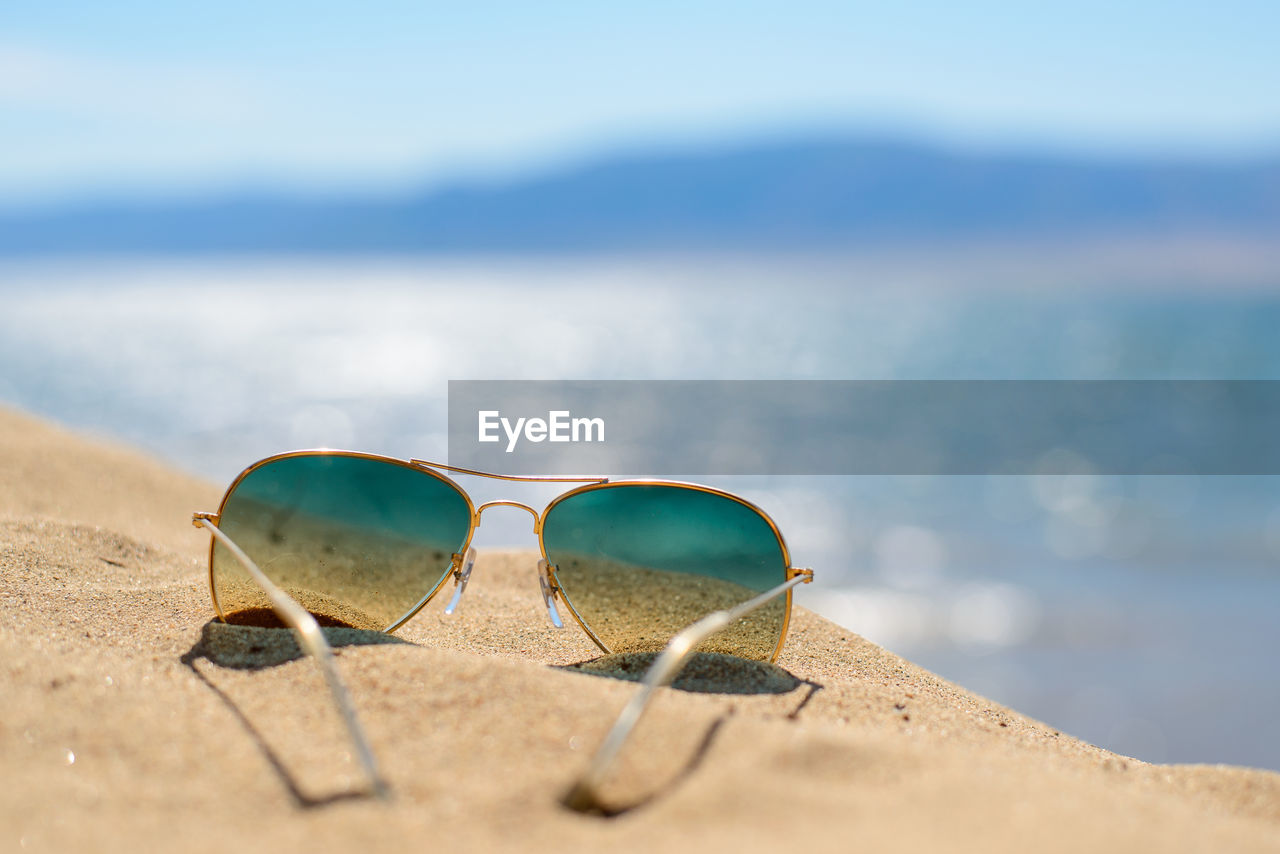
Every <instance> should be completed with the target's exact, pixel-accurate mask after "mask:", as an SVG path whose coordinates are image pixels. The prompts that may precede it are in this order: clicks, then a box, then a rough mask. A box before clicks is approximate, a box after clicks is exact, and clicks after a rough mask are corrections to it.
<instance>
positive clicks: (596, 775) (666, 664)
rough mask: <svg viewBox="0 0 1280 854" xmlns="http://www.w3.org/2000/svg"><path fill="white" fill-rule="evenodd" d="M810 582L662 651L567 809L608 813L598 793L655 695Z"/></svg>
mask: <svg viewBox="0 0 1280 854" xmlns="http://www.w3.org/2000/svg"><path fill="white" fill-rule="evenodd" d="M810 578H811V577H810V576H805V575H797V576H796V577H794V578H792V579H789V580H788V581H786V582H784V583H782V584H779V585H778V586H777V587H774V588H772V589H770V590H766V591H765V592H764V593H761V594H760V595H759V596H757V597H755V598H754V599H749V600H747V601H746V602H743V603H742V604H741V605H738V606H737V607H734V608H730V609H728V610H727V611H716V612H714V613H711V614H708V615H707V616H705V617H703V618H702V619H701V620H698V621H697V622H696V623H694V624H693V625H691V626H688V627H687V628H685V629H683V630H682V631H681V632H680V633H679V634H677V635H676V636H675V637H673V638H672V639H671V640H670V641H669V642H668V643H667V645H666V648H664V649H663V650H662V654H661V655H659V656H658V658H657V660H656V661H654V663H653V664H652V665H650V667H649V672H648V673H646V674H645V675H644V683H643V685H642V686H641V688H640V690H639V692H637V693H636V694H634V695H632V697H631V699H630V700H629V701H628V702H627V705H626V706H625V707H624V708H623V709H622V713H621V714H620V715H618V720H617V721H615V722H614V724H613V729H611V730H609V734H608V735H607V736H605V739H604V742H603V743H602V744H601V745H600V749H599V750H597V751H596V755H595V756H593V757H592V758H591V764H590V765H588V766H587V770H586V772H585V773H584V774H583V775H582V776H581V777H580V778H579V779H578V782H576V783H574V785H573V787H572V788H571V789H570V790H569V792H568V793H567V794H566V795H565V796H564V799H563V803H564V805H565V806H567V807H569V808H570V809H572V810H576V811H578V812H596V811H601V812H602V811H605V810H604V808H603V805H602V804H601V803H600V800H599V798H597V797H596V789H597V788H598V787H599V785H600V783H601V782H602V781H603V780H604V777H605V774H606V772H607V771H608V770H609V767H610V766H611V765H612V764H613V761H614V760H615V759H616V758H617V757H618V754H619V753H620V752H621V751H622V746H623V745H624V744H625V743H626V741H627V737H628V736H629V735H631V730H633V729H634V728H635V726H636V724H637V723H639V721H640V716H641V715H643V714H644V712H645V709H647V708H648V707H649V702H650V701H651V700H652V698H653V694H654V691H656V690H657V689H658V688H661V687H663V686H666V685H670V684H671V682H672V680H674V679H675V678H676V676H678V675H679V673H680V671H681V670H682V669H683V668H684V664H685V661H686V660H687V659H688V658H689V655H690V654H691V653H692V652H693V651H694V650H695V649H697V647H698V644H700V643H702V642H703V641H704V640H706V639H707V638H709V637H710V636H711V635H713V634H715V633H716V632H718V631H720V630H721V629H723V628H724V627H725V626H728V625H729V624H731V623H733V622H734V621H735V620H738V619H740V618H742V617H744V616H746V615H747V614H750V613H751V612H752V611H754V610H756V609H757V608H759V607H761V606H763V605H767V604H768V603H769V602H772V601H773V600H774V599H776V598H777V597H779V596H781V595H782V594H784V593H786V592H787V591H788V590H790V589H791V588H793V587H795V586H796V585H797V584H804V583H806V582H808V581H809V580H810Z"/></svg>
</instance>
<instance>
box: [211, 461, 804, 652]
mask: <svg viewBox="0 0 1280 854" xmlns="http://www.w3.org/2000/svg"><path fill="white" fill-rule="evenodd" d="M317 456H333V457H352V458H357V459H365V460H377V461H380V462H385V463H391V464H393V465H397V466H401V467H403V468H407V469H411V470H413V471H418V472H422V473H424V474H427V475H430V476H431V477H434V478H436V479H438V480H441V481H443V482H444V483H446V484H448V485H449V486H451V487H452V488H453V489H454V490H455V491H456V492H457V493H458V494H460V495H461V496H462V498H463V500H465V501H466V502H467V510H468V512H469V513H470V517H471V518H470V522H469V527H468V530H467V538H466V540H465V541H464V542H463V544H462V546H461V548H460V549H459V550H458V552H457V553H455V554H454V555H453V560H452V564H451V565H450V568H449V569H448V570H447V571H446V572H445V573H444V574H443V575H441V577H440V580H439V581H438V582H436V584H435V586H434V587H432V588H431V590H430V591H429V592H428V593H427V594H426V595H425V596H424V597H423V598H422V599H420V600H419V601H418V603H417V604H416V605H414V606H413V607H412V608H410V609H409V610H408V611H407V612H406V613H405V614H404V616H402V617H400V618H399V619H398V620H396V621H395V622H393V623H392V624H391V625H390V626H388V627H387V628H385V629H383V630H382V631H383V632H385V633H387V634H390V633H391V632H394V631H395V630H396V629H398V628H400V627H401V626H403V625H404V624H405V623H407V622H409V620H411V619H413V617H414V616H416V615H417V614H418V612H419V611H421V610H422V609H423V608H425V607H426V606H427V603H429V602H430V601H431V600H432V599H434V598H435V597H436V594H438V593H439V592H440V590H441V589H443V587H444V585H445V583H446V582H447V581H448V580H449V579H450V578H451V577H452V578H453V579H454V580H455V582H456V583H458V584H463V583H465V581H466V579H465V578H464V577H463V574H462V564H463V561H464V560H465V556H466V554H467V552H468V550H469V549H470V547H471V541H472V539H473V538H474V537H475V533H476V529H477V528H479V527H480V522H481V517H482V515H483V513H484V511H485V510H487V509H488V508H490V507H519V508H521V509H523V510H527V511H528V512H529V513H530V514H531V515H532V516H533V531H534V533H535V534H536V535H537V536H538V550H539V552H540V553H541V555H542V561H541V562H540V564H539V566H540V567H543V568H544V569H542V570H541V571H542V572H544V573H545V575H544V576H543V577H544V579H545V583H546V584H547V586H548V592H547V594H546V596H547V598H546V604H547V605H548V606H549V610H550V605H551V600H552V599H559V600H560V602H561V603H562V604H563V605H564V606H565V607H566V608H568V610H569V613H570V614H571V615H572V616H573V619H574V622H576V623H577V624H578V627H579V628H581V629H582V631H583V632H584V633H585V634H586V635H587V637H588V638H590V639H591V641H592V643H594V644H595V645H596V646H597V647H599V648H600V650H601V651H603V652H604V653H605V654H606V655H608V654H611V653H612V650H610V649H609V647H608V646H606V645H605V644H604V643H603V642H602V641H601V640H600V639H599V638H598V637H597V636H596V634H595V632H593V631H592V630H591V629H590V627H588V626H587V624H586V622H585V621H583V619H582V617H581V616H580V615H579V614H578V610H577V608H575V607H574V605H573V602H572V600H571V599H570V598H569V596H568V594H567V593H566V592H565V591H564V589H563V588H562V587H561V586H560V581H559V579H558V578H557V577H556V567H555V565H554V564H552V563H551V560H550V558H549V557H548V555H547V547H546V544H545V543H544V542H543V538H542V532H543V525H544V523H545V522H546V518H547V514H548V513H550V511H551V509H552V508H553V507H555V506H556V505H557V504H559V503H560V502H561V501H564V500H565V499H567V498H570V497H572V496H574V495H578V494H580V493H583V492H591V491H593V490H597V489H613V488H617V487H625V486H671V487H677V488H680V489H690V490H694V491H697V492H707V493H710V494H712V495H718V496H721V497H722V498H728V499H730V500H732V501H736V502H738V503H739V504H742V505H744V506H745V507H747V508H749V509H751V510H753V511H755V512H756V513H757V514H759V515H760V516H761V517H762V518H763V519H764V520H765V522H766V523H768V525H769V528H770V530H772V531H773V535H774V537H776V538H777V540H778V546H779V548H780V549H781V550H782V559H783V563H784V564H785V578H784V582H785V581H790V580H792V579H794V578H797V577H799V576H805V580H806V582H807V581H809V580H811V579H812V578H813V570H811V569H807V568H801V567H794V566H792V565H791V553H790V551H789V550H788V549H787V541H786V539H785V538H784V537H783V536H782V531H781V530H779V529H778V526H777V524H776V523H775V522H774V521H773V518H772V517H771V516H769V514H768V513H766V512H765V511H764V510H763V509H761V508H760V507H759V506H758V505H756V504H754V503H752V502H750V501H748V500H747V499H745V498H743V497H742V496H740V495H735V494H734V493H732V492H728V491H726V490H723V489H717V488H715V487H712V486H706V485H704V484H700V483H688V482H686V481H679V480H663V479H658V478H627V479H625V480H610V479H609V478H608V477H606V476H581V477H562V476H538V475H509V474H496V473H494V472H485V471H478V470H475V469H467V468H462V467H460V466H451V465H448V464H446V463H436V462H431V461H429V460H420V459H409V460H402V459H398V458H396V457H389V456H385V455H383V454H370V453H366V452H363V451H345V450H338V449H334V448H310V449H303V450H296V451H285V452H283V453H279V454H273V455H271V456H269V457H264V458H262V459H260V460H258V461H257V462H255V463H253V464H251V465H249V466H248V467H247V468H245V469H244V470H243V471H241V472H240V473H239V474H238V475H236V477H235V478H234V479H233V480H232V481H231V484H230V485H229V486H228V487H227V489H226V492H224V493H223V495H222V500H221V501H219V502H218V510H217V512H215V513H204V512H199V513H194V514H192V517H191V521H192V524H193V525H195V526H196V527H200V526H201V520H203V521H207V522H210V523H212V524H213V525H220V523H221V519H222V513H223V511H224V510H225V509H226V506H227V500H228V499H229V498H231V495H232V493H234V492H235V490H236V487H237V486H239V485H240V482H241V481H243V480H244V479H245V478H246V477H247V476H248V475H249V474H251V473H252V472H254V471H256V470H257V469H259V468H262V467H263V466H265V465H268V464H270V463H273V462H277V461H279V460H283V459H289V458H291V457H317ZM437 469H439V470H442V471H449V472H454V473H457V474H465V475H470V476H475V477H484V478H490V479H493V480H507V481H516V482H524V483H579V484H582V485H581V486H578V487H576V488H574V489H570V490H568V491H566V492H563V493H561V494H560V495H557V496H556V497H555V498H553V499H551V501H550V502H548V503H547V505H546V507H544V508H543V509H542V512H541V513H538V512H537V511H536V510H535V509H534V508H533V507H531V506H530V505H528V504H525V503H523V502H520V501H514V500H510V499H499V500H495V501H487V502H485V503H483V504H481V505H480V506H479V507H477V506H476V504H475V502H474V501H472V499H471V496H470V495H469V494H468V493H467V491H466V490H465V489H463V488H462V487H461V486H460V485H458V483H457V482H455V481H454V480H453V479H452V478H450V477H448V476H446V475H444V474H442V473H441V471H437ZM217 543H218V538H216V537H213V538H210V540H209V596H210V598H211V599H212V600H213V607H214V610H215V611H216V612H217V614H218V619H219V620H220V621H222V622H224V623H225V622H226V615H225V614H224V613H223V611H222V606H221V604H220V603H219V602H218V593H217V589H216V586H215V584H214V579H213V557H214V550H215V548H216V546H217ZM785 597H786V598H785V605H784V606H783V618H782V631H781V632H780V633H779V635H778V643H777V646H775V647H774V650H773V654H772V655H771V656H770V657H769V659H768V660H769V662H770V663H773V662H776V661H777V660H778V656H779V655H780V654H781V653H782V648H783V646H784V645H785V644H786V642H787V631H788V629H789V628H790V625H791V605H792V603H791V589H790V588H788V589H787V591H786V593H785Z"/></svg>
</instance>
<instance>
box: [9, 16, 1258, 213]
mask: <svg viewBox="0 0 1280 854" xmlns="http://www.w3.org/2000/svg"><path fill="white" fill-rule="evenodd" d="M1278 33H1280V3H1277V2H1274V0H1256V2H1229V0H1226V1H1225V2H1218V3H1212V4H1210V3H1198V4H1190V3H1177V2H1161V3H1157V2H1146V0H1130V2H1114V0H1112V2H1105V3H1104V2H1094V1H1093V0H1077V2H1073V3H1049V2H1042V3H1034V4H1033V3H1019V4H1013V3H992V2H983V0H970V1H969V2H963V3H956V2H919V3H893V4H890V3H878V4H865V3H852V2H845V3H834V2H801V0H792V2H786V3H782V2H779V3H772V4H758V3H749V2H737V3H720V2H716V3H698V4H694V3H669V2H661V0H653V1H652V2H646V3H642V4H641V3H635V4H627V5H623V4H617V3H599V2H597V3H555V2H543V3H527V2H525V3H515V2H501V3H500V2H495V3H474V4H470V5H467V6H466V8H460V6H459V4H450V5H448V6H443V5H439V6H438V5H435V4H430V3H423V2H417V3H411V2H384V3H366V4H361V5H357V4H351V3H337V2H329V0H312V2H308V3H287V2H275V3H264V2H261V0H255V2H247V0H222V2H219V3H216V4H214V3H211V4H199V5H196V4H174V3H171V2H165V3H160V2H128V0H116V2H112V3H100V2H92V3H88V2H86V3H56V2H26V0H8V2H6V3H5V7H4V10H3V11H0V203H7V204H15V203H16V204H25V203H29V202H45V201H56V200H59V199H65V198H75V197H86V196H93V195H98V194H112V195H119V194H124V193H127V194H137V193H144V194H174V193H177V194H181V193H188V192H195V193H200V192H206V191H208V190H209V189H210V188H228V187H231V188H234V187H245V186H264V185H265V186H273V187H282V188H290V189H301V190H317V191H324V190H329V189H342V188H358V187H367V188H372V189H375V190H380V191H381V190H395V189H398V188H405V187H409V186H420V185H423V184H428V183H431V182H433V181H440V180H446V179H448V178H449V177H451V176H458V175H467V176H493V175H497V176H501V175H506V174H510V173H512V172H519V171H527V170H535V169H539V168H545V167H547V166H548V165H550V164H554V163H558V162H565V161H571V160H573V159H575V158H578V157H581V156H585V155H589V154H594V153H596V152H602V151H608V150H611V149H617V148H620V147H625V148H638V147H644V146H647V145H661V144H682V143H687V142H697V143H702V142H716V141H719V140H728V139H738V138H750V137H758V136H762V135H776V134H787V133H803V132H808V131H819V130H843V129H847V130H851V131H864V132H866V131H870V132H877V131H888V132H891V133H902V134H910V135H914V136H921V137H926V138H935V139H939V140H943V141H948V142H952V143H955V144H963V145H981V146H992V145H996V146H1035V147H1041V148H1044V147H1048V148H1055V149H1076V150H1079V149H1084V150H1101V151H1117V150H1122V151H1139V152H1167V151H1184V152H1185V151H1190V152H1209V153H1218V152H1223V151H1226V152H1239V151H1259V150H1270V151H1277V150H1280V59H1277V55H1280V50H1278V49H1277V38H1278V36H1277V34H1278Z"/></svg>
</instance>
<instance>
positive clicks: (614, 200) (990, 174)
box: [0, 139, 1280, 256]
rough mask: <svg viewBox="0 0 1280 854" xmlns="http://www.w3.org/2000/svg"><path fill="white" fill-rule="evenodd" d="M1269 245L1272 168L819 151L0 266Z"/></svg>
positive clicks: (214, 210) (611, 173) (265, 207)
mask: <svg viewBox="0 0 1280 854" xmlns="http://www.w3.org/2000/svg"><path fill="white" fill-rule="evenodd" d="M1204 232H1212V233H1229V234H1234V235H1245V236H1257V237H1261V238H1267V237H1269V236H1280V157H1276V158H1269V159H1267V158H1260V159H1255V160H1250V161H1243V160H1240V161H1225V160H1224V161H1211V160H1189V159H1187V160H1173V159H1169V160H1162V161H1158V162H1157V161H1153V160H1150V159H1139V158H1129V159H1124V158H1097V157H1083V156H1077V157H1070V156H1051V155H1043V154H1041V155H1037V154H1009V153H974V152H961V151H955V150H946V149H943V148H938V147H929V146H925V145H915V144H905V143H892V142H876V141H868V140H858V139H831V140H813V141H799V142H787V143H777V144H771V145H756V146H743V147H740V148H729V149H726V148H721V149H715V150H692V151H685V152H674V153H662V154H651V155H646V156H629V157H616V158H611V159H601V160H598V161H596V162H594V163H586V164H583V165H580V166H577V167H574V168H569V169H565V170H562V171H558V172H554V173H550V174H544V175H541V176H537V177H533V178H528V179H523V180H518V181H512V182H509V183H506V184H502V185H483V184H475V185H459V186H453V187H447V188H440V189H435V190H432V191H430V192H423V193H421V194H418V195H416V196H410V197H403V198H398V199H378V198H338V197H334V198H328V199H319V200H316V199H308V200H301V199H292V198H285V197H268V196H251V195H245V196H241V197H237V198H223V199H210V200H208V201H203V202H189V203H182V204H177V203H173V204H150V205H146V204H128V203H119V204H98V205H94V206H84V207H69V208H64V209H59V210H53V211H43V212H39V213H36V212H30V213H23V212H9V213H5V214H0V255H7V256H32V255H52V254H58V255H63V254H87V253H115V252H129V253H134V252H160V253H218V252H235V253H246V252H247V253H252V252H337V253H360V252H465V253H470V252H537V251H624V250H630V251H635V250H681V249H690V250H735V249H753V250H768V249H781V250H795V249H828V250H829V249H840V248H845V247H857V246H861V245H868V244H873V243H882V242H898V243H902V242H906V243H911V242H919V241H933V240H964V239H975V238H979V239H980V238H992V237H994V238H1002V237H1031V236H1062V235H1090V234H1107V235H1115V234H1134V235H1152V234H1157V235H1161V234H1178V233H1204Z"/></svg>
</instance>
